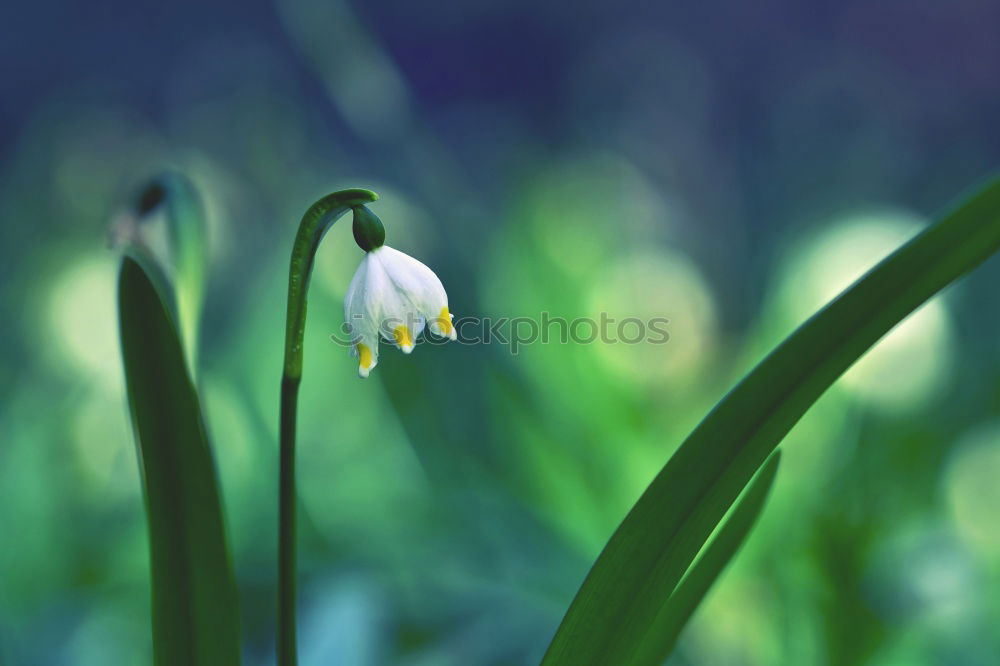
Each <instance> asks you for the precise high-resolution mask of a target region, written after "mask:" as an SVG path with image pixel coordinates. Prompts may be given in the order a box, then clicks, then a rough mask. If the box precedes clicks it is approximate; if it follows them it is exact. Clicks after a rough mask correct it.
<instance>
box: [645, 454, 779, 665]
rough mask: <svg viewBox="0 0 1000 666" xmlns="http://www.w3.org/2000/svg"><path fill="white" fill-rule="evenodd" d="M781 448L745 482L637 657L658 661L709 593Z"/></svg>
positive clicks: (762, 494) (748, 525)
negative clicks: (726, 515)
mask: <svg viewBox="0 0 1000 666" xmlns="http://www.w3.org/2000/svg"><path fill="white" fill-rule="evenodd" d="M780 458H781V452H780V451H776V452H775V453H774V455H772V456H771V457H770V458H769V459H768V461H767V462H766V463H764V466H763V467H761V468H760V471H759V472H758V473H757V476H756V477H754V480H753V481H751V482H750V485H749V486H747V489H746V491H744V493H743V495H742V496H741V497H740V499H739V501H738V502H736V504H735V505H734V506H733V510H732V512H731V513H730V514H729V517H728V518H726V521H725V522H724V523H722V525H721V526H720V527H719V530H718V532H717V533H716V534H715V536H713V537H712V540H711V541H710V542H709V543H708V545H707V546H705V549H704V550H703V551H702V552H701V554H700V555H699V556H698V559H697V560H696V561H695V563H694V564H692V565H691V568H690V569H689V570H688V572H687V574H686V575H685V576H684V579H683V580H681V582H680V584H679V585H678V586H677V589H675V590H674V592H673V594H671V595H670V598H669V599H667V603H666V605H665V606H664V607H663V610H662V611H660V614H659V615H658V616H657V618H656V620H655V622H654V624H653V627H652V629H651V630H650V632H649V634H648V636H647V638H646V640H645V641H643V644H642V648H641V651H640V657H639V661H641V662H648V663H661V662H662V661H663V660H664V659H666V658H667V655H669V654H670V653H671V652H672V651H673V649H674V645H676V643H677V639H678V637H680V634H681V631H683V630H684V627H685V626H686V625H687V623H688V621H689V620H690V619H691V616H692V615H693V614H694V612H695V610H697V608H698V605H699V604H700V603H701V600H702V599H703V598H704V597H705V595H706V594H708V591H709V589H711V587H712V584H713V583H715V581H716V579H717V578H718V577H719V575H720V574H721V573H722V571H723V569H725V568H726V566H727V565H728V564H729V562H730V561H731V560H732V559H733V557H734V556H735V555H736V552H737V551H738V550H739V548H740V546H741V545H743V542H744V541H745V540H746V538H747V536H748V535H749V534H750V530H751V529H753V526H754V524H755V523H756V522H757V518H758V517H759V516H760V513H761V510H763V508H764V501H765V500H766V499H767V496H768V493H769V492H770V491H771V486H773V485H774V478H775V474H776V473H777V471H778V462H779V460H780Z"/></svg>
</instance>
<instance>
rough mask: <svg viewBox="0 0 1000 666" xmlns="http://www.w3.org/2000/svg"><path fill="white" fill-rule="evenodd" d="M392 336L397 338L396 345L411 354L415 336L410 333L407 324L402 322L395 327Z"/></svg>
mask: <svg viewBox="0 0 1000 666" xmlns="http://www.w3.org/2000/svg"><path fill="white" fill-rule="evenodd" d="M392 337H394V338H396V345H397V346H398V347H399V348H400V350H402V352H403V353H404V354H409V353H410V352H411V351H413V336H412V335H411V334H410V329H409V328H407V327H406V326H405V325H403V324H400V325H399V326H397V327H396V328H395V329H393V331H392Z"/></svg>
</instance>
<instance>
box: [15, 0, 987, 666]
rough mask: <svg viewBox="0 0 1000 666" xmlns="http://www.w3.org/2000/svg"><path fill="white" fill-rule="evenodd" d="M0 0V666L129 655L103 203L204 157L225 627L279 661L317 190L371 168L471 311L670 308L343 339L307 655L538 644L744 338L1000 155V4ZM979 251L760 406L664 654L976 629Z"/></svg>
mask: <svg viewBox="0 0 1000 666" xmlns="http://www.w3.org/2000/svg"><path fill="white" fill-rule="evenodd" d="M3 14H4V17H3V18H4V20H3V21H2V22H0V63H2V64H0V67H2V77H0V86H2V88H0V90H2V92H3V95H2V99H3V104H2V105H0V160H2V162H0V304H2V308H3V309H2V312H3V323H2V325H0V663H2V664H32V665H34V664H46V665H47V664H72V665H80V666H97V665H100V666H105V665H107V664H137V665H142V664H148V663H149V661H150V656H149V655H150V630H149V598H148V596H149V570H148V553H147V541H146V531H145V524H144V513H143V506H142V497H141V492H140V485H139V475H138V469H137V462H136V455H135V449H134V444H133V440H132V437H131V432H130V426H129V422H128V416H127V408H126V405H125V402H124V392H123V379H122V371H121V367H120V359H119V351H118V333H117V320H116V302H115V278H116V267H117V256H116V255H115V253H114V252H113V251H111V250H109V249H107V247H106V236H107V230H108V228H109V227H110V225H111V222H112V220H113V219H114V218H115V216H116V215H117V214H118V213H119V212H120V210H121V208H122V206H123V205H124V203H125V202H126V200H127V198H128V197H130V196H131V195H132V193H133V192H134V188H135V187H136V186H137V185H139V184H140V183H141V182H143V181H144V179H145V178H147V177H148V176H151V175H153V174H155V173H156V172H157V171H159V169H161V168H162V167H163V166H165V165H171V166H175V167H178V168H180V169H182V170H183V171H185V173H187V174H188V175H189V176H190V177H191V178H192V179H194V180H195V181H196V183H197V184H198V185H199V186H200V187H201V188H202V191H203V194H204V196H205V199H206V202H207V205H208V210H209V214H210V220H209V223H210V242H211V266H210V271H209V277H210V282H209V285H208V300H207V309H206V312H205V316H204V330H203V344H202V349H201V363H202V377H201V382H202V386H203V397H204V400H205V409H206V412H207V417H208V420H209V424H210V429H211V431H212V436H213V443H214V446H215V451H216V458H217V461H218V466H219V469H220V476H221V481H222V486H223V492H224V495H225V501H226V509H227V520H228V525H229V530H230V538H231V543H232V549H233V554H234V559H235V566H236V570H237V575H238V579H239V585H240V595H241V604H242V614H243V623H244V645H245V657H246V663H247V664H250V665H251V666H252V665H255V664H268V663H272V662H273V657H272V653H273V622H274V594H275V590H274V580H275V557H276V553H275V532H276V523H277V517H276V491H277V488H276V480H277V445H276V433H277V406H278V385H279V376H280V366H281V353H282V342H283V334H284V329H283V326H284V314H285V312H284V308H285V301H284V298H285V286H286V284H285V281H286V280H287V262H288V256H289V252H290V249H291V242H292V238H293V236H294V233H295V228H296V224H297V222H298V220H299V217H300V216H301V214H302V213H303V212H304V210H305V209H306V207H308V206H309V205H310V204H311V203H312V202H313V201H314V200H315V199H316V198H317V197H319V196H320V195H322V194H325V193H326V192H329V191H332V190H336V189H342V188H345V187H366V188H371V189H374V190H376V191H378V192H379V193H380V194H381V196H382V200H381V201H380V202H378V203H377V204H375V205H374V207H373V209H374V210H376V211H377V213H378V214H379V215H380V216H381V218H382V219H383V220H384V222H385V224H386V227H387V232H388V233H387V242H388V243H389V244H390V245H392V246H394V247H396V248H398V249H400V250H403V251H404V252H407V253H409V254H412V255H414V256H416V257H418V258H420V259H421V260H422V261H424V262H425V263H427V264H428V265H430V266H431V267H432V268H433V269H434V270H435V271H437V273H438V274H439V275H440V276H441V278H442V280H443V281H444V283H445V285H446V287H447V288H448V290H449V295H450V298H451V309H452V312H454V313H456V315H458V316H463V315H474V316H479V317H494V318H495V317H504V316H506V317H516V316H528V317H538V316H539V315H540V313H541V312H543V311H545V312H549V313H551V314H552V315H560V316H565V317H567V318H575V317H585V316H590V317H597V316H599V314H600V313H601V312H606V313H608V314H610V315H611V316H613V317H616V318H619V319H620V318H623V317H628V316H637V317H653V316H663V317H667V318H669V319H670V322H671V323H670V325H669V327H668V329H669V331H670V335H671V339H670V342H669V344H667V345H660V346H657V345H634V346H629V345H622V344H618V345H602V344H592V345H558V344H549V345H531V346H527V347H525V348H523V349H521V350H520V352H519V353H518V354H517V355H512V354H511V353H510V351H509V349H508V348H506V347H504V346H503V345H499V344H491V345H478V346H470V345H465V346H462V345H447V346H439V345H435V346H431V345H424V346H420V347H419V348H418V349H417V351H416V352H415V353H414V354H413V355H412V356H411V357H403V356H402V355H401V354H399V353H398V352H396V351H394V350H390V349H388V348H384V350H383V356H382V359H381V362H380V364H379V366H378V368H377V369H376V370H375V371H374V372H373V375H372V379H371V380H369V381H367V382H361V381H359V380H358V379H357V378H356V372H355V361H354V359H352V358H351V357H350V356H349V354H348V353H347V352H346V351H345V350H344V349H343V348H341V347H338V346H336V345H334V344H332V343H331V342H330V341H329V339H328V336H329V335H330V333H333V332H335V331H336V330H338V328H339V326H340V324H341V322H342V297H343V294H344V291H345V289H346V286H347V283H348V281H349V280H350V277H351V275H352V273H353V271H354V269H355V267H356V265H357V262H358V261H359V259H360V252H359V251H358V250H357V248H356V247H355V246H354V244H353V241H352V240H351V235H350V230H349V226H350V225H348V224H343V223H342V224H338V225H335V227H334V228H333V230H332V231H331V232H330V234H329V236H328V239H327V242H325V243H324V245H323V247H322V248H321V250H320V254H319V257H318V265H317V270H316V274H315V276H314V285H313V288H312V291H311V308H310V321H309V325H308V328H307V331H306V372H305V380H304V384H303V390H302V396H301V400H302V402H301V407H300V410H301V411H300V417H299V424H300V425H299V428H300V441H299V456H300V457H299V473H300V477H299V479H300V491H301V502H302V504H301V511H302V514H301V516H302V518H301V520H302V546H301V548H302V550H301V555H300V571H301V588H302V595H301V609H302V610H301V619H300V622H301V625H300V631H301V636H300V645H301V659H302V663H303V664H304V665H305V666H310V665H321V664H322V665H325V664H351V665H354V664H358V665H362V666H364V665H369V664H371V665H375V664H404V665H407V666H431V665H451V664H455V665H467V664H528V663H534V662H537V661H538V659H540V657H541V654H542V652H543V651H544V649H545V646H546V645H547V643H548V641H549V639H550V638H551V636H552V634H553V632H554V631H555V628H556V626H557V625H558V623H559V620H560V619H561V617H562V614H563V612H564V611H565V609H566V607H567V605H568V604H569V601H570V600H571V598H572V596H573V594H574V592H575V591H576V589H577V588H578V586H579V584H580V582H581V581H582V579H583V576H584V575H585V574H586V572H587V570H588V568H589V566H590V564H591V563H592V562H593V560H594V558H595V557H596V555H597V553H598V552H599V551H600V549H601V547H602V546H603V544H604V543H605V541H606V540H607V538H608V537H609V536H610V534H611V532H612V530H613V529H614V527H615V526H616V525H617V524H618V522H619V521H620V520H621V519H622V517H623V516H624V514H625V512H626V511H627V510H628V508H629V507H630V506H631V505H632V503H633V502H634V501H635V500H636V499H637V497H638V495H639V494H640V493H641V491H642V490H643V489H644V488H645V486H646V484H647V483H648V482H649V481H650V480H651V479H652V477H653V475H654V474H655V473H656V472H657V471H658V470H659V469H660V467H661V466H662V465H663V463H664V462H665V461H666V460H667V458H668V457H669V455H670V454H671V452H672V451H673V450H674V448H675V447H676V446H677V445H678V443H679V442H680V441H681V439H682V438H683V437H684V435H686V434H687V433H688V432H689V431H690V429H691V428H692V427H693V426H694V425H695V424H696V423H697V422H698V421H699V420H700V419H701V417H702V416H704V414H705V413H706V412H707V411H708V409H709V408H710V407H711V406H712V405H713V404H714V403H715V402H716V401H717V400H718V399H719V398H720V397H721V396H722V395H723V394H724V393H725V391H726V390H727V389H728V388H729V387H730V386H731V385H732V384H733V383H734V382H735V381H736V380H737V379H738V378H739V377H740V376H742V374H743V373H744V372H746V371H747V370H748V369H749V368H750V367H752V365H753V363H754V362H756V360H758V359H759V358H760V357H761V355H762V354H764V353H766V352H767V351H768V350H769V349H770V348H771V347H772V346H773V345H775V344H776V343H777V342H779V341H780V340H781V339H782V338H783V337H784V336H785V335H787V334H788V333H789V332H790V331H791V330H793V329H794V327H795V326H796V325H797V324H798V323H800V322H801V321H802V320H803V319H804V318H805V317H806V316H808V315H809V314H811V313H812V312H813V311H814V310H815V309H816V308H817V307H819V306H820V305H821V304H823V303H824V302H825V301H826V300H827V299H829V298H830V297H831V296H833V295H835V294H836V293H837V291H838V290H839V289H841V288H842V287H844V286H846V284H848V283H849V282H850V281H851V280H852V279H854V278H855V277H857V276H858V275H860V273H861V272H862V271H863V270H864V269H866V268H867V267H868V266H870V265H871V264H872V263H873V262H874V261H876V260H877V259H879V258H881V256H883V255H884V254H885V253H886V252H888V251H889V250H891V249H893V248H894V247H895V246H897V245H898V244H899V243H901V242H902V241H903V240H905V239H907V238H908V237H910V236H911V235H912V234H913V233H914V232H915V231H916V230H919V229H920V228H921V227H922V226H923V225H924V224H926V222H927V220H928V219H929V216H931V215H933V214H934V213H935V212H937V211H940V210H941V209H942V208H943V207H945V206H946V205H947V204H948V203H949V202H950V201H952V200H954V199H955V197H957V196H958V195H959V194H960V193H961V192H962V191H963V190H965V189H966V188H967V187H968V186H969V185H970V184H972V183H974V182H976V181H978V180H980V179H981V178H982V177H983V176H985V175H986V174H987V173H989V172H990V170H991V169H992V168H994V167H995V166H996V165H997V163H998V161H1000V130H998V128H997V122H996V121H997V118H998V117H1000V91H998V88H997V82H998V81H1000V42H998V41H997V40H996V26H997V25H1000V6H998V5H997V4H996V3H991V2H982V1H979V0H959V1H958V2H951V3H943V2H938V3H935V2H926V3H917V4H914V3H911V2H903V1H902V0H876V1H875V2H863V1H862V0H847V1H846V2H838V3H829V2H822V1H819V0H811V1H810V2H806V3H798V2H792V1H791V0H784V1H782V0H770V1H766V2H762V3H752V4H746V3H740V2H736V1H735V0H726V1H722V2H709V3H702V4H698V5H694V4H692V5H684V4H680V3H678V4H677V5H676V6H671V5H668V4H667V3H660V4H652V3H640V2H631V1H630V2H625V3H610V2H607V1H606V0H605V1H599V0H581V1H580V2H576V3H565V2H563V3H546V4H542V5H539V4H537V3H534V2H527V1H525V0H513V1H506V2H501V1H499V0H471V1H469V2H465V3H461V4H455V5H453V4H451V3H439V4H436V5H435V4H427V3H407V2H400V1H393V2H385V3H360V2H352V3H348V2H343V1H341V0H333V1H329V2H322V1H320V0H251V1H250V2H246V3H225V2H220V3H207V4H203V3H194V2H178V3H172V4H166V3H151V2H145V1H143V2H127V1H125V0H98V1H96V2H92V3H86V4H84V3H73V2H71V1H70V0H42V1H41V2H35V3H31V4H29V5H24V6H21V7H7V8H5V9H4V10H3ZM997 284H1000V265H998V262H997V261H995V260H994V261H992V262H990V263H988V264H987V265H986V266H984V267H983V268H982V269H980V270H979V271H977V273H976V274H975V276H974V277H972V278H971V279H969V280H966V281H963V282H961V283H959V284H958V285H957V286H955V287H953V288H950V289H949V290H947V291H946V292H945V294H944V295H943V296H941V297H939V298H937V299H935V300H934V301H932V302H931V303H929V304H928V305H927V306H926V307H924V308H923V309H921V310H920V311H919V312H918V313H916V314H915V315H914V316H913V317H911V318H910V319H909V320H907V321H906V322H904V324H902V325H901V326H900V327H898V328H897V329H896V330H895V331H894V332H893V333H891V334H890V336H889V337H888V338H886V339H885V340H884V341H883V342H882V343H881V344H880V345H879V346H878V347H877V348H876V349H875V350H874V351H873V352H872V353H870V354H869V355H868V356H867V357H865V358H864V359H863V360H862V361H861V362H860V363H859V364H858V365H857V366H856V367H855V368H854V369H852V370H851V371H850V373H849V374H848V375H846V376H845V377H844V378H843V379H842V380H841V381H840V382H838V383H837V384H836V386H835V387H834V388H833V389H831V391H830V392H829V393H828V394H827V395H826V396H825V397H824V398H823V399H822V400H821V401H820V402H819V403H818V404H817V405H816V406H815V407H814V408H813V410H812V411H811V412H810V413H809V414H808V415H807V416H806V418H805V419H804V420H803V421H802V422H801V423H800V424H799V425H798V426H797V427H796V428H795V430H794V431H793V432H792V434H791V435H790V436H789V438H788V439H787V440H786V442H785V444H783V450H784V463H783V465H782V468H781V470H780V472H779V475H778V480H777V483H776V486H775V489H774V492H773V495H772V498H771V500H770V501H769V503H768V506H767V508H766V509H765V512H764V515H763V518H762V520H761V522H760V524H759V525H758V528H757V529H756V530H755V532H754V533H753V534H752V535H751V537H750V540H749V542H748V543H747V545H746V547H745V548H744V550H743V551H742V553H741V554H740V556H739V557H738V559H737V561H736V562H735V563H734V565H733V566H732V567H731V568H730V569H729V570H728V571H727V572H726V573H725V574H724V576H723V577H722V579H721V580H720V581H719V583H718V585H717V586H716V587H715V588H714V590H713V591H712V593H711V594H710V596H709V597H708V599H707V600H706V603H705V604H704V605H703V607H702V608H701V609H700V611H699V612H698V614H697V615H696V617H695V619H694V621H693V623H692V624H691V626H690V627H689V629H688V631H687V632H686V634H685V636H684V638H683V640H682V642H681V645H680V649H679V651H678V653H677V654H676V655H674V657H672V658H671V661H670V663H671V664H677V665H681V664H689V663H690V664H719V665H740V664H748V665H755V664H763V665H771V664H831V665H839V664H894V665H895V664H900V665H902V664H906V665H911V664H912V665H919V664H955V665H958V664H992V663H996V659H997V655H998V654H1000V635H998V634H997V632H996V631H995V627H996V626H997V624H998V623H1000V483H998V479H1000V342H998V338H1000V336H998V332H1000V302H998V300H1000V299H998V298H997V291H996V289H997Z"/></svg>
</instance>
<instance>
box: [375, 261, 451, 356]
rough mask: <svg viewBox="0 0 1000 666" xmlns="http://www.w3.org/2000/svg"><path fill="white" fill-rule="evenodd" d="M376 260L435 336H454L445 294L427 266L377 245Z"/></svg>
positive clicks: (442, 287)
mask: <svg viewBox="0 0 1000 666" xmlns="http://www.w3.org/2000/svg"><path fill="white" fill-rule="evenodd" d="M378 259H379V261H380V262H381V264H382V266H383V267H384V269H385V271H386V273H387V274H388V276H389V278H390V280H392V282H393V284H394V285H395V286H396V288H397V289H398V290H399V291H400V292H401V293H403V294H405V296H406V298H407V299H408V300H409V302H410V304H411V307H412V309H413V310H415V311H416V312H417V313H418V314H419V315H420V316H421V317H422V318H423V319H426V321H427V322H428V324H429V326H430V329H431V330H432V331H433V332H434V333H436V334H437V335H441V336H445V337H448V338H451V339H452V340H454V339H455V337H456V334H455V329H454V327H453V326H452V325H451V319H452V315H451V314H450V313H449V312H448V294H447V293H445V290H444V285H442V284H441V280H440V279H438V276H437V275H435V274H434V271H432V270H431V269H430V268H428V267H427V266H426V265H424V264H423V263H421V262H419V261H417V260H416V259H414V258H413V257H411V256H410V255H408V254H406V253H404V252H400V251H399V250H396V249H395V248H391V247H389V246H383V247H381V248H379V255H378Z"/></svg>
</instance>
